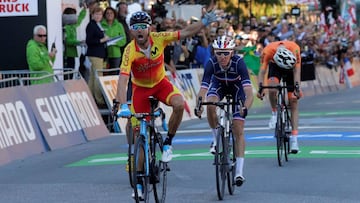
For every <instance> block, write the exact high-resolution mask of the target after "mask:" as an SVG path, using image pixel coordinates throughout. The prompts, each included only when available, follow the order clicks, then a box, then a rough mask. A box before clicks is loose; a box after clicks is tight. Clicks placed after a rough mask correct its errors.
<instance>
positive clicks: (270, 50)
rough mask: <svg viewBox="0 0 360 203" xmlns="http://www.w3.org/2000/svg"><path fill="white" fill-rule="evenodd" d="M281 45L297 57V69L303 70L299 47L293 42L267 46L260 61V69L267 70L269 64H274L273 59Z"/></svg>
mask: <svg viewBox="0 0 360 203" xmlns="http://www.w3.org/2000/svg"><path fill="white" fill-rule="evenodd" d="M280 44H282V45H284V46H285V48H286V49H288V50H290V51H291V52H292V53H293V54H294V56H295V57H296V64H295V68H301V55H300V47H299V45H297V44H296V43H295V42H293V41H278V42H272V43H270V44H268V45H266V47H265V48H264V49H263V51H262V54H261V60H260V63H261V66H260V69H263V70H265V69H266V68H267V67H268V65H269V62H274V61H273V57H274V55H275V53H276V49H277V48H278V46H279V45H280Z"/></svg>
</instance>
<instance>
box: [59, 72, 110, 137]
mask: <svg viewBox="0 0 360 203" xmlns="http://www.w3.org/2000/svg"><path fill="white" fill-rule="evenodd" d="M62 84H63V86H64V88H65V89H66V92H67V95H68V97H69V99H70V102H71V103H72V105H73V107H74V110H75V113H76V115H77V117H78V118H79V122H80V125H81V128H82V129H83V131H84V133H85V136H86V138H87V139H88V140H95V139H98V138H102V137H106V136H109V135H110V133H109V131H108V129H107V128H106V126H105V123H104V120H103V119H102V117H101V114H100V112H99V110H98V108H97V105H96V103H95V100H94V98H93V96H92V94H91V92H90V90H89V87H88V85H87V84H86V82H85V81H84V80H83V79H81V80H67V81H66V82H62Z"/></svg>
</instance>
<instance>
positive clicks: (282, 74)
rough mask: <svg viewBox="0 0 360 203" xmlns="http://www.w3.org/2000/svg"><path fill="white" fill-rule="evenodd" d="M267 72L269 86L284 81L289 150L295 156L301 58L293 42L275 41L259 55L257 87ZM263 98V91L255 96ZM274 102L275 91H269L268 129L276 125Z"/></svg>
mask: <svg viewBox="0 0 360 203" xmlns="http://www.w3.org/2000/svg"><path fill="white" fill-rule="evenodd" d="M267 70H268V80H267V83H268V85H269V86H276V85H279V83H280V81H281V79H283V80H284V81H286V85H287V86H291V87H289V88H287V91H288V98H289V103H290V106H291V125H292V131H291V137H290V150H291V153H294V154H296V153H297V152H298V151H299V145H298V141H297V135H298V122H299V110H298V99H300V98H301V96H302V93H301V91H300V73H301V56H300V47H299V45H297V44H296V43H295V42H293V41H277V42H272V43H270V44H268V45H267V46H266V47H265V48H264V50H263V52H262V55H261V67H260V72H259V75H258V81H259V87H260V86H261V85H262V82H263V81H264V77H265V74H266V71H267ZM264 96H265V93H264V91H263V92H262V93H261V94H260V93H258V94H257V97H258V98H260V99H262V98H263V97H264ZM276 100H277V90H276V89H269V101H270V105H271V108H272V116H271V118H270V122H269V128H275V124H276V117H277V116H276Z"/></svg>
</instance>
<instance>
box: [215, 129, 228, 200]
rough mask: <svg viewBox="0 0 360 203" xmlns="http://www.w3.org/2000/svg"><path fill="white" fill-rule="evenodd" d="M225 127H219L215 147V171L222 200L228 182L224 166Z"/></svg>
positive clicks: (219, 197)
mask: <svg viewBox="0 0 360 203" xmlns="http://www.w3.org/2000/svg"><path fill="white" fill-rule="evenodd" d="M223 135H224V128H222V127H219V128H218V129H217V137H216V147H215V157H214V161H215V163H214V164H215V172H216V190H217V195H218V199H219V200H222V199H223V198H224V191H225V182H226V173H227V171H226V170H225V168H224V166H225V167H227V166H226V165H224V142H223V141H224V140H223V139H222V138H223V137H224V136H223Z"/></svg>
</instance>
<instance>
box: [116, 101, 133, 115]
mask: <svg viewBox="0 0 360 203" xmlns="http://www.w3.org/2000/svg"><path fill="white" fill-rule="evenodd" d="M117 115H118V116H120V117H130V116H131V112H130V109H129V107H128V104H121V106H120V110H119V111H118V113H117Z"/></svg>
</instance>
